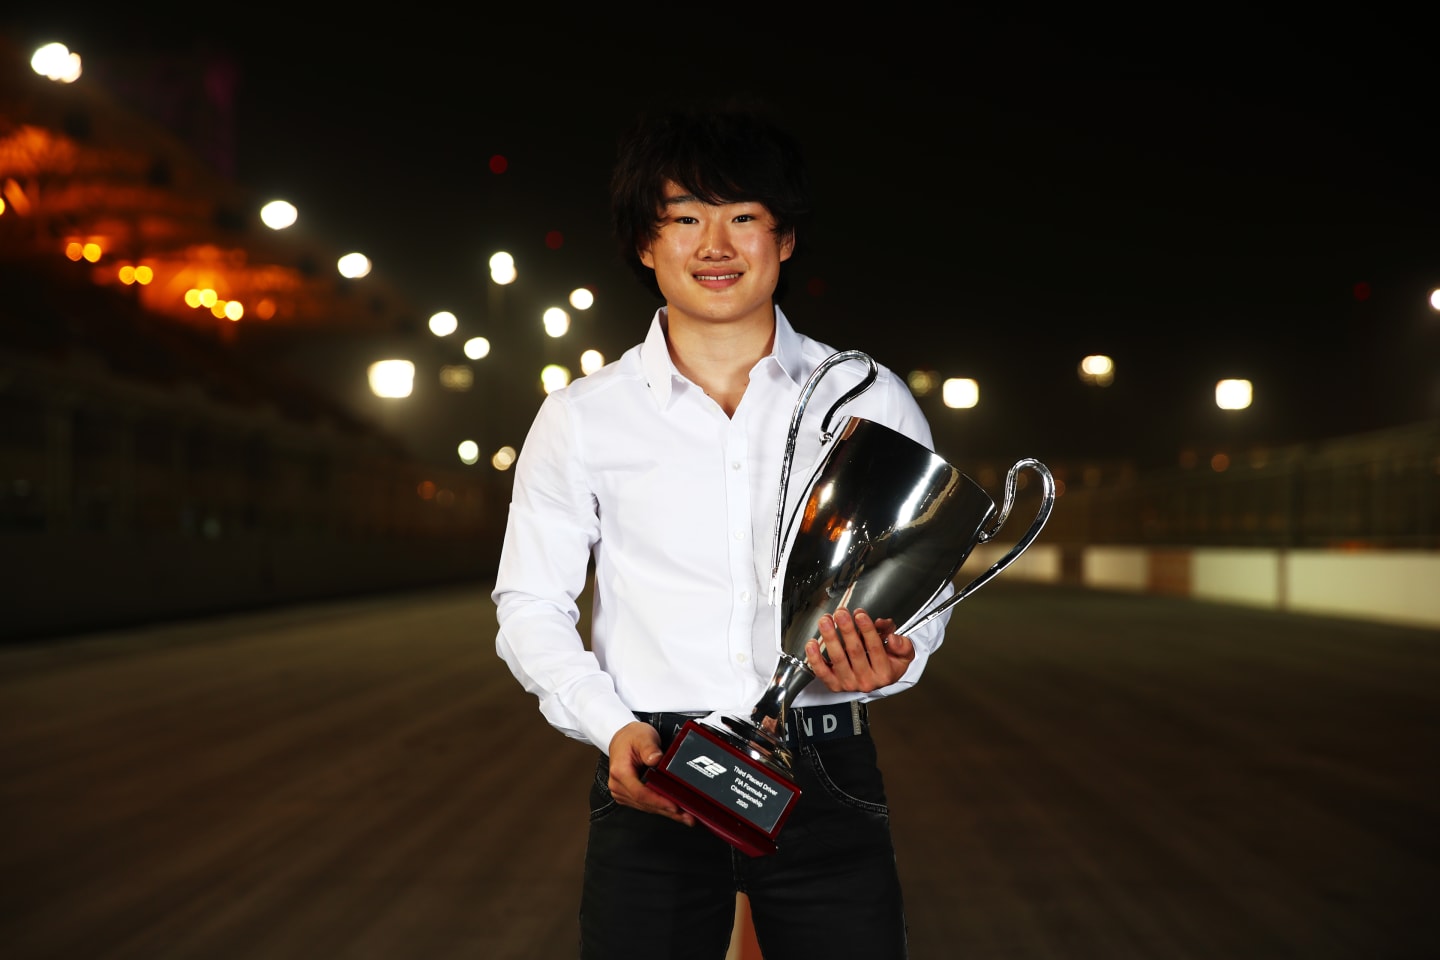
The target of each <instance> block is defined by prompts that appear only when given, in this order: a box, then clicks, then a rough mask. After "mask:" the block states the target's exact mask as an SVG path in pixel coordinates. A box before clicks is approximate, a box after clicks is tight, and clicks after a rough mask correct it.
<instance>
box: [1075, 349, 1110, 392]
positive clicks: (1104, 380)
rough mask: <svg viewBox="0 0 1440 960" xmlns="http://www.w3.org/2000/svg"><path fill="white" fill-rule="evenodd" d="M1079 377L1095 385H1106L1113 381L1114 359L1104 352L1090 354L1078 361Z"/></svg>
mask: <svg viewBox="0 0 1440 960" xmlns="http://www.w3.org/2000/svg"><path fill="white" fill-rule="evenodd" d="M1080 379H1081V380H1083V381H1084V382H1085V383H1093V384H1095V386H1097V387H1108V386H1110V384H1112V383H1114V382H1115V361H1114V360H1111V359H1110V358H1109V357H1107V356H1105V355H1104V354H1098V353H1096V354H1091V355H1090V356H1088V357H1086V358H1085V359H1084V360H1081V361H1080Z"/></svg>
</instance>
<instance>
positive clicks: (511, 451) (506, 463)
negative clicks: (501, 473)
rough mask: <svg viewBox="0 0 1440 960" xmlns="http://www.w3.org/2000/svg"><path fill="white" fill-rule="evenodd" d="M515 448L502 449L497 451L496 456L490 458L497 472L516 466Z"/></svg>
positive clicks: (491, 464)
mask: <svg viewBox="0 0 1440 960" xmlns="http://www.w3.org/2000/svg"><path fill="white" fill-rule="evenodd" d="M515 457H516V453H515V448H514V447H501V448H500V449H499V450H496V451H495V456H493V457H491V458H490V466H492V467H494V468H495V469H496V470H509V469H510V468H511V467H512V466H514V464H515Z"/></svg>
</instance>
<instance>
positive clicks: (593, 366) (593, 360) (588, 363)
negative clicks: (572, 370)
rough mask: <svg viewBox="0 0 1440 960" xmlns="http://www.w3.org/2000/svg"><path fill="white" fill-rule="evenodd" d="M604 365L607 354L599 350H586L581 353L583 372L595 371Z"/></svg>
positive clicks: (581, 368) (581, 370)
mask: <svg viewBox="0 0 1440 960" xmlns="http://www.w3.org/2000/svg"><path fill="white" fill-rule="evenodd" d="M603 366H605V354H603V353H601V352H600V351H599V350H586V351H585V352H584V353H582V354H580V372H581V373H586V374H589V373H594V372H595V371H596V370H599V369H600V368H601V367H603Z"/></svg>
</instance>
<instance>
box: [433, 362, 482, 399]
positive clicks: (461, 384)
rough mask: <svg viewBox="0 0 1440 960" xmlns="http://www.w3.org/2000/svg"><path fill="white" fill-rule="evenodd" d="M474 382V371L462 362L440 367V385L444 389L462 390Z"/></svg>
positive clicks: (467, 388) (468, 387)
mask: <svg viewBox="0 0 1440 960" xmlns="http://www.w3.org/2000/svg"><path fill="white" fill-rule="evenodd" d="M474 384H475V371H473V370H471V369H470V368H469V367H467V366H465V364H463V363H457V364H454V365H447V366H443V367H441V368H440V386H442V387H444V388H445V389H446V390H455V391H459V392H462V393H463V392H464V391H466V390H469V389H470V388H471V387H472V386H474Z"/></svg>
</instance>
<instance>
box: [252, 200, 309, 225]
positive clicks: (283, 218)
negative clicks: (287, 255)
mask: <svg viewBox="0 0 1440 960" xmlns="http://www.w3.org/2000/svg"><path fill="white" fill-rule="evenodd" d="M299 216H300V212H299V211H298V210H296V209H295V204H293V203H291V202H290V201H288V200H271V201H270V202H269V203H267V204H265V206H263V207H261V208H260V222H261V223H263V224H265V226H267V227H269V228H270V229H271V230H284V229H285V228H286V227H288V226H290V225H291V224H293V223H294V222H295V220H296V218H298V217H299Z"/></svg>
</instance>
